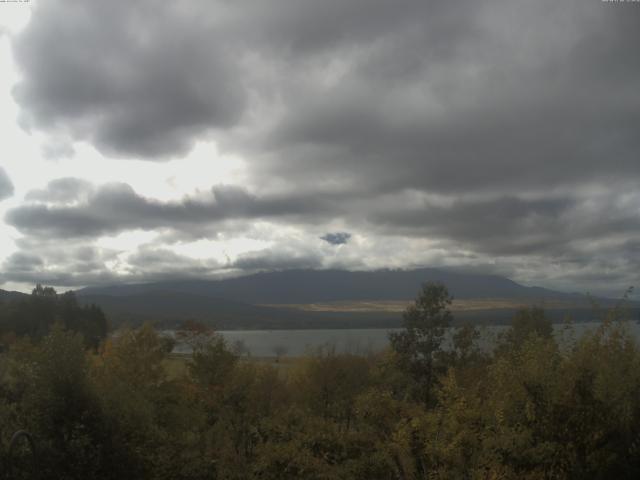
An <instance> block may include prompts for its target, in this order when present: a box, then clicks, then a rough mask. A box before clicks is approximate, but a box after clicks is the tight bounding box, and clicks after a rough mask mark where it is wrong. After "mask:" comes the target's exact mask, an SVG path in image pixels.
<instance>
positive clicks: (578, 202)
mask: <svg viewBox="0 0 640 480" xmlns="http://www.w3.org/2000/svg"><path fill="white" fill-rule="evenodd" d="M630 195H632V196H630V197H629V200H628V201H627V202H626V204H621V203H620V200H619V198H618V197H617V196H616V195H615V194H600V195H597V194H592V195H589V196H587V197H580V196H559V197H555V198H553V197H549V198H537V199H536V198H533V199H527V198H519V197H513V196H502V197H498V198H489V199H478V198H476V199H462V200H454V201H452V202H450V203H447V204H437V203H432V204H429V202H422V204H421V205H417V206H405V207H403V208H392V209H389V210H387V211H379V212H375V213H372V214H371V216H370V217H369V220H370V222H371V223H372V224H373V225H376V226H377V227H378V229H381V230H383V231H385V232H388V233H390V232H393V231H395V232H396V234H398V235H410V236H424V237H427V238H433V239H442V240H445V241H449V242H457V243H459V244H462V245H464V246H466V247H467V248H471V249H473V250H474V251H477V252H482V253H489V254H493V255H529V254H534V255H543V254H548V255H557V254H563V255H564V254H565V252H569V251H571V250H572V249H573V248H574V244H579V243H580V242H587V243H591V244H593V245H594V246H595V245H598V242H601V241H603V240H606V239H608V238H634V237H635V236H637V235H640V197H639V196H638V195H633V194H630Z"/></svg>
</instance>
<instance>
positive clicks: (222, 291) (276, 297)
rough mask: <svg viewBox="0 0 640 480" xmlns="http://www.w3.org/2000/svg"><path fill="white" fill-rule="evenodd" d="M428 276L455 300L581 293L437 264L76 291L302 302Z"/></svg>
mask: <svg viewBox="0 0 640 480" xmlns="http://www.w3.org/2000/svg"><path fill="white" fill-rule="evenodd" d="M427 281H439V282H442V283H444V284H445V285H446V286H447V287H448V288H449V291H450V293H451V294H452V295H453V296H454V297H455V298H457V299H481V298H503V299H526V300H531V301H541V300H551V299H553V300H566V301H579V300H581V299H584V298H585V297H584V296H583V295H577V294H568V293H562V292H556V291H553V290H548V289H544V288H540V287H526V286H523V285H520V284H518V283H516V282H514V281H512V280H509V279H508V278H505V277H501V276H498V275H482V274H471V273H461V272H454V271H449V270H441V269H435V268H422V269H415V270H376V271H368V272H350V271H345V270H286V271H280V272H265V273H257V274H254V275H248V276H244V277H236V278H228V279H223V280H183V281H170V282H169V281H167V282H159V283H150V284H135V285H113V286H108V287H90V288H85V289H82V290H79V291H78V292H77V293H78V295H81V296H86V295H108V296H130V295H137V294H144V293H148V292H151V291H165V292H180V293H187V294H195V295H200V296H205V297H208V298H216V299H224V300H229V301H236V302H243V303H248V304H302V303H314V302H340V301H342V302H344V301H363V300H412V299H414V298H415V297H416V295H417V293H418V291H419V289H420V285H421V284H422V283H424V282H427Z"/></svg>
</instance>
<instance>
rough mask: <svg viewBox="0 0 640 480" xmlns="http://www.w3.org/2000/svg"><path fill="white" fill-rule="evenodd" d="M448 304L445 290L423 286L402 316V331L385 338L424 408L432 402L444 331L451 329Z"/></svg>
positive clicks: (438, 287) (427, 285) (448, 296)
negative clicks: (406, 373)
mask: <svg viewBox="0 0 640 480" xmlns="http://www.w3.org/2000/svg"><path fill="white" fill-rule="evenodd" d="M452 301H453V298H452V297H451V296H450V295H449V291H448V290H447V287H445V286H444V285H442V284H441V283H433V282H428V283H425V284H424V285H423V286H422V290H421V292H420V294H419V295H418V298H416V300H415V302H414V304H413V305H411V306H409V307H408V308H407V309H406V311H405V312H404V315H403V323H404V330H403V331H402V332H399V333H392V334H390V335H389V340H390V342H391V348H392V349H393V350H394V351H395V353H396V354H397V358H398V360H399V363H400V367H401V368H402V369H404V370H406V371H407V372H408V373H410V374H411V376H412V377H413V378H414V380H415V381H416V382H417V384H418V395H419V397H420V398H421V399H422V400H423V401H424V402H425V403H427V404H429V403H431V402H432V400H433V395H432V390H433V386H434V384H435V382H436V377H437V374H438V372H439V370H441V369H442V368H441V367H442V362H439V358H438V357H439V354H441V353H442V349H441V346H442V341H443V339H444V335H445V332H446V329H447V328H448V327H449V326H450V325H451V320H452V315H451V311H450V310H449V306H450V305H451V302H452Z"/></svg>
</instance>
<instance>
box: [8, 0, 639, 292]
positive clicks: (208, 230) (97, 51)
mask: <svg viewBox="0 0 640 480" xmlns="http://www.w3.org/2000/svg"><path fill="white" fill-rule="evenodd" d="M639 27H640V4H633V3H626V4H625V3H607V2H601V1H600V0H566V1H562V2H558V1H557V0H554V1H551V0H540V1H536V2H530V1H525V0H522V1H497V0H496V1H493V0H492V1H486V2H485V1H477V0H474V1H465V0H460V1H455V2H446V1H426V0H399V1H393V2H392V1H382V0H366V1H365V0H325V1H313V0H260V1H250V0H246V1H235V2H227V1H222V0H217V1H194V2H186V1H176V2H165V3H157V2H150V1H147V0H144V1H139V2H131V1H123V0H122V1H121V0H116V1H113V2H77V1H75V0H56V1H53V0H51V1H48V2H37V4H36V5H35V6H34V7H33V14H32V18H31V20H30V21H29V23H28V24H27V25H26V27H25V28H24V29H23V30H22V31H20V32H18V33H16V34H14V35H12V36H11V47H12V54H13V58H14V61H15V65H16V68H17V72H18V76H17V81H16V82H15V84H14V85H13V87H12V90H11V95H12V98H13V99H14V101H15V102H16V103H17V105H18V108H19V110H18V119H19V120H18V121H19V123H20V125H21V126H22V128H23V129H24V130H25V131H27V132H31V133H33V134H36V133H37V134H42V135H48V136H49V137H51V138H54V139H56V141H55V142H54V143H53V145H55V146H56V147H55V149H51V148H48V149H46V148H45V149H44V151H45V152H53V151H54V150H55V152H57V153H56V154H55V155H54V154H53V153H51V154H50V156H51V159H50V160H49V161H51V162H54V161H61V160H59V159H58V157H60V156H62V157H64V156H65V155H66V156H72V155H79V154H77V153H74V149H73V148H71V145H72V144H74V143H75V144H77V143H78V142H85V143H88V144H89V145H91V146H92V147H94V148H95V149H96V150H97V151H98V152H99V154H100V155H102V156H103V157H104V158H105V159H107V160H108V161H111V162H134V161H136V162H137V161H140V160H143V161H146V162H149V163H153V162H162V163H163V164H164V163H167V162H170V161H176V160H178V161H180V160H181V159H183V158H186V157H187V156H188V155H189V154H190V152H192V149H193V148H194V147H196V146H197V144H198V143H199V142H215V144H216V145H217V147H218V149H219V151H220V152H221V153H222V154H225V155H233V156H237V157H239V158H241V159H242V160H243V162H244V164H245V167H246V171H245V177H244V180H243V182H242V184H237V185H231V184H225V185H222V184H220V183H219V182H215V181H212V182H211V184H210V185H209V186H208V188H209V190H207V191H186V190H185V191H183V192H181V193H182V198H180V199H170V200H167V199H157V198H152V197H150V196H147V195H143V194H142V193H139V189H136V188H134V187H133V186H132V183H131V182H130V180H129V179H128V178H121V179H120V180H119V182H116V183H114V182H106V181H105V182H103V183H96V182H90V181H88V180H86V179H83V178H80V177H79V176H78V177H76V176H74V175H73V174H71V175H69V174H65V175H64V176H63V175H61V176H60V178H54V177H51V178H49V179H48V184H47V185H45V186H43V185H42V184H41V183H39V184H38V183H34V185H32V186H31V185H25V186H24V187H22V188H23V191H24V196H23V200H22V201H20V202H16V203H14V204H12V205H11V207H10V208H9V209H8V210H7V212H6V215H5V223H6V225H9V226H11V227H14V228H15V229H16V231H17V232H19V233H20V234H21V235H22V236H23V238H22V240H23V243H24V242H29V241H36V242H37V241H44V239H47V240H48V241H51V239H52V238H60V239H65V238H73V239H74V240H73V241H74V242H78V245H79V248H80V246H82V245H84V246H85V247H86V248H89V249H95V248H96V247H95V246H94V244H95V243H96V242H97V241H98V240H99V239H100V238H101V237H103V236H105V235H118V234H122V233H123V232H124V233H126V232H130V231H135V230H143V231H147V232H156V233H158V234H159V235H158V237H157V238H156V239H155V240H153V241H150V242H151V243H150V244H148V245H143V246H138V247H136V248H134V249H133V250H130V251H129V252H128V256H126V261H125V260H124V257H123V256H122V255H120V256H119V257H117V258H118V259H119V260H118V262H120V263H122V262H125V263H126V265H125V266H121V267H120V269H119V270H117V269H115V270H114V269H113V268H112V267H110V266H109V265H113V264H114V262H115V260H113V255H116V254H115V253H108V252H106V251H103V250H99V249H98V250H90V251H92V252H98V253H95V255H93V256H92V257H91V259H90V260H84V261H83V262H84V263H83V262H80V261H79V260H78V259H75V258H70V257H64V258H55V259H54V258H53V256H55V248H54V247H51V248H50V249H49V250H47V252H44V253H43V255H41V256H37V257H36V256H33V255H32V254H31V253H30V252H23V251H18V252H16V253H14V254H13V255H12V256H11V257H9V258H7V260H5V264H4V267H3V270H4V278H5V280H7V281H16V282H18V281H26V280H25V279H32V278H34V276H33V275H32V273H33V272H36V274H37V272H38V269H39V268H44V267H43V266H49V265H54V267H51V268H48V267H47V268H48V269H47V271H49V272H51V271H53V272H54V273H55V272H56V271H57V270H56V269H59V270H60V271H63V270H64V269H65V266H67V267H69V268H71V267H73V266H74V265H75V266H77V267H78V268H80V267H81V266H82V265H84V266H85V267H86V268H87V269H88V270H87V271H88V272H89V273H88V274H81V273H78V274H77V275H76V276H75V277H74V276H73V275H71V277H73V278H71V277H69V278H67V280H66V281H68V282H69V283H70V284H78V283H81V282H96V283H100V282H104V281H112V280H113V279H118V278H125V277H126V278H127V279H134V278H135V279H157V278H161V277H162V275H163V274H166V275H167V276H174V277H175V276H179V275H181V274H184V275H190V276H194V275H195V276H197V275H202V276H208V275H212V274H215V272H216V269H217V268H223V267H224V268H235V269H238V270H245V271H252V270H256V269H277V268H293V267H296V266H308V267H314V268H322V267H326V266H336V265H337V266H344V267H346V268H375V267H380V266H385V265H386V264H385V261H387V260H388V261H389V262H390V264H389V265H388V266H393V267H396V266H416V265H420V264H424V265H427V264H432V263H436V264H438V265H451V266H455V267H465V265H466V266H467V267H468V268H470V269H478V268H482V265H488V266H489V267H487V268H493V269H498V270H501V271H507V272H510V273H511V274H512V276H513V277H514V279H516V280H521V281H524V282H535V283H538V284H541V285H543V286H550V287H556V288H565V289H571V290H591V291H602V292H604V293H618V292H619V291H622V290H623V289H624V288H625V287H626V286H627V285H629V284H633V283H636V282H637V280H638V276H637V273H636V272H637V271H638V266H639V265H638V262H639V260H638V258H639V255H638V240H637V239H638V238H640V236H639V234H640V194H639V193H638V190H637V185H638V184H639V182H640V131H639V130H640V88H638V86H639V85H640V55H639V54H638V45H640V28H639ZM65 143H67V144H68V145H65ZM45 155H46V153H45ZM158 165H159V164H158ZM158 168H160V167H159V166H158ZM216 168H218V166H217V164H216V159H215V158H212V159H211V163H210V169H211V171H214V170H215V169H216ZM201 173H202V176H204V177H206V176H207V172H201ZM11 191H12V189H11V182H9V181H8V179H6V175H5V174H4V172H3V171H2V170H1V169H0V198H3V196H4V197H6V196H8V195H10V194H11ZM342 229H348V230H349V232H350V233H349V234H347V233H329V234H327V232H341V231H342ZM294 231H295V234H294V233H291V232H294ZM241 235H245V236H250V237H251V239H252V240H255V241H262V240H264V241H265V242H267V243H268V245H263V248H255V247H247V249H246V250H245V251H243V252H238V253H237V255H236V256H235V257H234V258H233V259H232V260H231V261H228V259H227V261H223V260H221V259H220V258H218V260H213V259H210V260H206V259H198V260H194V259H193V258H191V257H185V256H184V255H182V254H178V253H176V252H175V251H173V250H171V248H172V246H175V245H177V244H180V242H184V241H186V239H189V238H191V239H202V238H205V239H210V240H216V239H218V240H219V239H221V238H226V239H227V240H228V241H230V242H233V238H235V237H238V236H241ZM292 235H293V236H295V241H291V242H290V241H288V240H286V238H288V237H291V236H292ZM302 237H304V238H308V241H306V242H305V240H304V239H303V238H302ZM382 244H384V245H385V246H386V247H385V248H389V247H393V246H397V247H398V248H402V249H404V250H405V251H404V252H402V254H400V253H398V255H397V256H396V257H394V256H393V252H392V253H391V254H389V253H383V252H384V249H382V247H380V245H382ZM332 245H342V246H341V247H340V248H335V246H334V247H333V248H332ZM425 245H427V246H428V248H431V249H432V251H431V253H430V254H429V255H426V256H425V255H424V254H423V253H424V251H426V248H425ZM18 248H20V245H18ZM411 248H414V249H415V250H413V251H411ZM79 251H82V250H79ZM225 252H226V250H225ZM85 253H86V250H85ZM405 253H406V255H408V256H405ZM412 253H413V254H414V258H413V260H411V254H412ZM45 254H46V255H48V258H45V257H44V255H45ZM110 255H111V256H110ZM225 255H226V253H225ZM154 259H156V260H154ZM89 267H91V268H89ZM123 272H124V273H123ZM187 272H190V273H187ZM54 276H55V275H54ZM61 280H62V279H61ZM603 282H606V285H602V283H603Z"/></svg>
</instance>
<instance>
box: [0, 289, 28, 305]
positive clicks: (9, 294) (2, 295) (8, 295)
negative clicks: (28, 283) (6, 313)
mask: <svg viewBox="0 0 640 480" xmlns="http://www.w3.org/2000/svg"><path fill="white" fill-rule="evenodd" d="M25 297H27V294H26V293H22V292H14V291H10V290H1V289H0V302H9V301H13V300H19V299H21V298H25Z"/></svg>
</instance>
